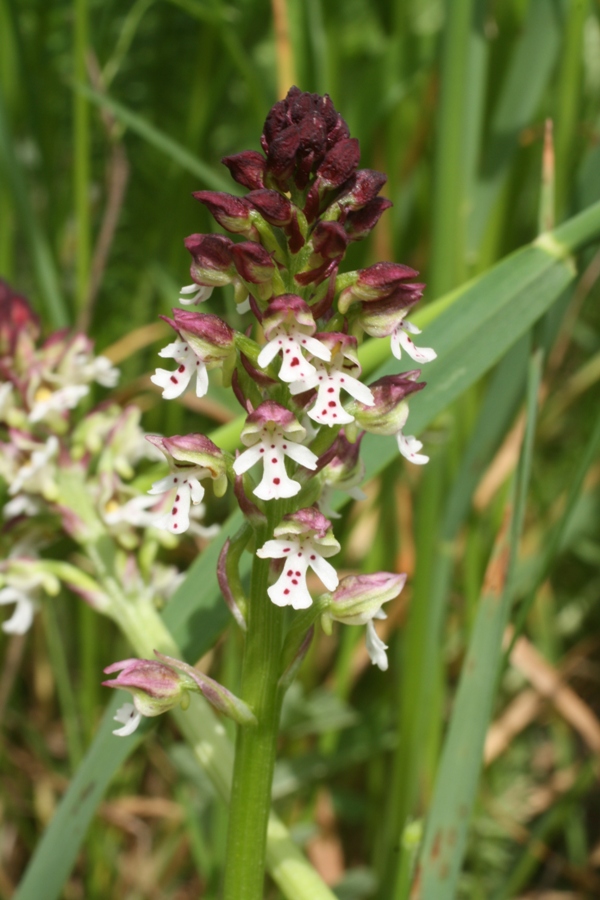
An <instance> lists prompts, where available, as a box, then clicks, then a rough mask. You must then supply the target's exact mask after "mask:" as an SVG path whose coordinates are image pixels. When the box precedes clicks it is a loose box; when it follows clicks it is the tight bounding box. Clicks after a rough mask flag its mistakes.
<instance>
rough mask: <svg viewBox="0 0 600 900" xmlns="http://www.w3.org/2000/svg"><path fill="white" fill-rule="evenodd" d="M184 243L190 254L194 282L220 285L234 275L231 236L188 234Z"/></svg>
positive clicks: (228, 282) (204, 284) (227, 281)
mask: <svg viewBox="0 0 600 900" xmlns="http://www.w3.org/2000/svg"><path fill="white" fill-rule="evenodd" d="M184 245H185V248H186V250H188V251H189V253H190V254H191V256H192V265H191V267H190V273H191V276H192V278H193V280H194V281H195V282H196V284H199V285H202V286H206V287H220V286H221V285H225V284H230V283H231V280H232V278H233V277H234V275H235V270H234V267H233V263H232V260H231V249H232V247H233V246H234V244H233V241H232V240H231V238H228V237H227V236H226V235H224V234H190V236H189V237H187V238H186V239H185V241H184Z"/></svg>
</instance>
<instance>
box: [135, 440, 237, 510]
mask: <svg viewBox="0 0 600 900" xmlns="http://www.w3.org/2000/svg"><path fill="white" fill-rule="evenodd" d="M146 440H147V441H149V442H150V443H151V444H154V446H155V447H158V449H159V450H161V451H162V452H163V453H164V455H165V456H166V457H167V460H169V462H171V463H172V464H173V467H174V469H175V470H181V472H182V473H183V474H185V471H186V469H187V468H189V467H193V468H194V469H196V468H200V469H203V470H205V477H208V476H210V478H212V480H213V481H214V485H213V487H214V491H215V494H216V495H217V497H221V496H223V494H224V493H225V491H226V490H227V462H226V459H225V455H224V454H223V451H222V450H220V449H219V447H217V445H216V444H213V442H212V441H211V440H210V438H207V437H206V436H205V435H203V434H176V435H173V437H162V436H161V435H159V434H147V435H146ZM197 477H202V475H198V476H197Z"/></svg>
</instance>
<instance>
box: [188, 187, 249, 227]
mask: <svg viewBox="0 0 600 900" xmlns="http://www.w3.org/2000/svg"><path fill="white" fill-rule="evenodd" d="M193 197H194V198H195V199H196V200H198V201H199V202H200V203H203V204H204V205H205V206H206V208H207V209H208V211H209V212H210V214H211V215H212V216H213V218H214V219H215V220H216V221H217V222H218V223H219V225H221V227H222V228H224V229H225V230H226V231H231V232H232V233H233V234H246V235H247V236H248V237H250V236H253V235H254V232H255V229H254V226H253V225H252V222H251V221H250V209H251V207H250V206H249V204H248V203H246V201H245V200H243V199H242V198H240V197H234V196H233V194H226V193H225V192H224V191H195V192H194V194H193Z"/></svg>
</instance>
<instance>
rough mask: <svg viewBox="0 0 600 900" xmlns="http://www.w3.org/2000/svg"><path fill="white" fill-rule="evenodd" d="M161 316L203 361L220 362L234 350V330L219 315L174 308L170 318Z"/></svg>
mask: <svg viewBox="0 0 600 900" xmlns="http://www.w3.org/2000/svg"><path fill="white" fill-rule="evenodd" d="M161 318H163V319H164V320H165V322H168V323H169V324H170V325H171V326H172V327H173V328H174V329H175V331H178V332H179V334H180V335H181V337H182V338H183V340H184V341H187V343H188V344H189V345H190V347H191V348H192V350H193V351H194V353H195V354H196V356H197V357H199V359H201V360H202V361H203V362H204V363H211V362H220V361H222V360H224V359H227V357H228V356H229V355H230V354H231V353H232V352H233V351H234V350H235V336H234V331H233V329H232V328H230V327H229V325H228V324H227V323H226V322H224V321H223V319H221V318H219V316H215V315H212V313H199V312H192V311H191V310H189V309H174V310H173V319H172V320H171V319H168V318H167V317H166V316H161Z"/></svg>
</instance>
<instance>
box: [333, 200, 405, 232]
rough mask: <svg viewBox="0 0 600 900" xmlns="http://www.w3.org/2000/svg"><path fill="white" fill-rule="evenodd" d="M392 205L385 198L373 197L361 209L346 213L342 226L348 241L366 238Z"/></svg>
mask: <svg viewBox="0 0 600 900" xmlns="http://www.w3.org/2000/svg"><path fill="white" fill-rule="evenodd" d="M393 205H394V204H393V203H392V201H391V200H387V199H386V198H385V197H375V199H374V200H370V201H369V202H368V203H367V205H366V206H363V208H362V209H357V210H354V211H352V212H350V213H348V216H347V217H346V221H345V222H344V225H345V228H346V232H347V233H348V237H349V238H350V240H352V241H362V240H363V238H366V237H368V235H369V234H370V233H371V232H372V231H373V229H374V228H375V226H376V225H377V223H378V222H379V219H380V218H381V215H382V213H384V212H385V210H386V209H389V208H390V206H393Z"/></svg>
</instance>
